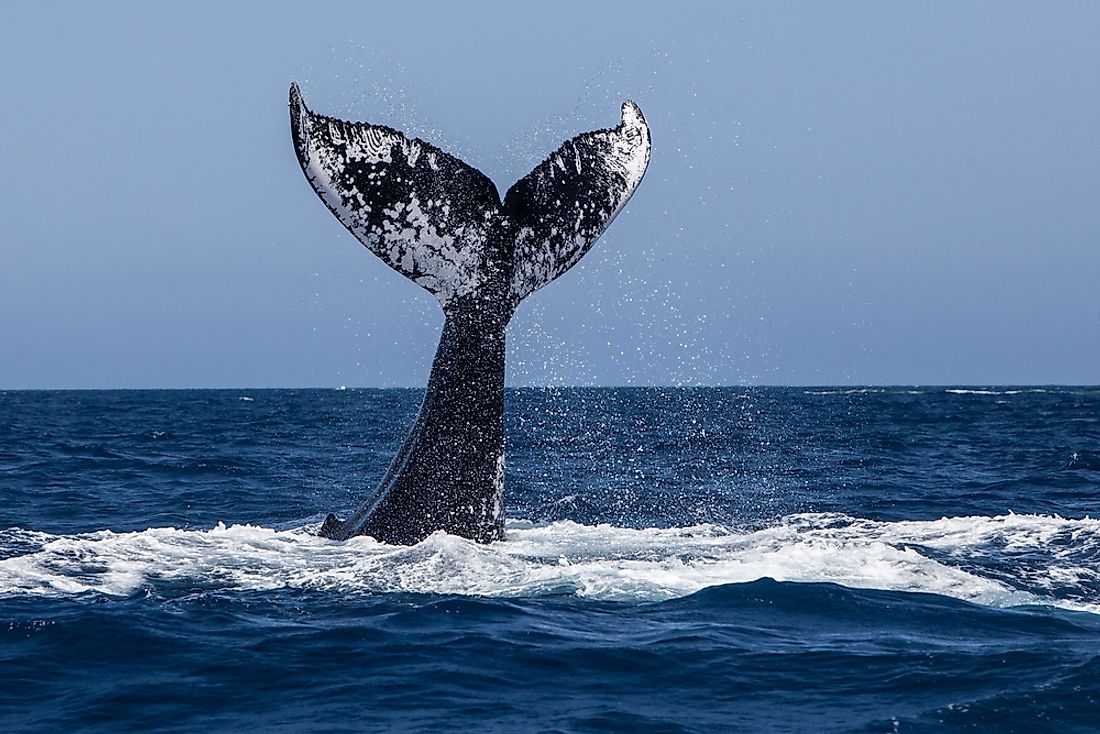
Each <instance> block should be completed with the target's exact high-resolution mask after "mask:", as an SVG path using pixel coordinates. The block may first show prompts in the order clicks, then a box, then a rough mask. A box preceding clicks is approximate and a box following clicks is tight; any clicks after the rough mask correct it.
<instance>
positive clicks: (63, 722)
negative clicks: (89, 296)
mask: <svg viewBox="0 0 1100 734" xmlns="http://www.w3.org/2000/svg"><path fill="white" fill-rule="evenodd" d="M419 397H420V393H419V392H418V391H411V390H408V391H406V390H383V391H379V390H347V391H336V390H272V391H266V390H261V391H242V390H233V391H163V392H161V391H153V392H143V391H121V392H8V393H0V731H4V732H24V731H26V732H70V731H102V732H116V731H180V732H184V731H186V732H193V731H244V730H251V731H264V732H267V731H272V732H298V731H334V732H342V731H348V732H351V731H385V732H434V731H479V732H513V731H533V732H605V731H606V732H714V731H748V732H944V731H980V732H1027V733H1028V734H1038V733H1039V732H1096V731H1100V520H1096V519H1091V518H1094V517H1097V515H1098V514H1100V389H1096V388H1026V387H1022V388H988V389H973V388H969V389H954V390H953V389H947V388H916V389H906V388H887V389H866V390H843V389H827V388H761V389H728V388H726V389H592V390H584V389H577V390H521V391H512V392H509V394H508V400H507V411H508V419H507V421H508V426H507V431H508V465H507V501H508V507H509V517H510V518H511V519H510V523H509V529H508V533H507V539H506V540H505V541H503V542H501V543H497V544H494V545H491V546H477V545H473V544H471V543H468V542H466V541H464V540H461V539H458V538H454V537H448V536H445V535H436V536H433V537H431V538H429V539H428V540H426V541H425V542H423V543H421V544H420V545H418V546H415V547H410V548H399V547H388V546H383V545H379V544H376V543H374V542H373V541H371V540H370V539H366V538H358V539H354V540H352V541H349V542H347V543H336V542H332V541H328V540H323V539H320V538H317V537H316V536H314V535H312V534H311V530H313V529H315V528H316V527H317V525H318V524H319V522H320V520H321V519H322V518H323V516H324V514H325V513H327V512H328V511H330V510H337V511H338V512H339V511H348V510H351V509H352V508H353V507H354V506H356V505H357V503H358V501H359V499H360V498H361V497H362V496H363V494H364V492H365V491H367V490H368V489H369V488H371V487H372V486H373V483H374V482H375V481H376V480H377V478H378V477H379V476H380V475H381V473H382V472H383V471H384V469H385V468H386V465H387V463H388V461H389V458H390V456H391V455H392V454H393V452H394V451H395V450H396V447H397V444H398V443H399V441H400V440H401V438H402V437H403V435H404V432H405V430H406V429H407V427H408V425H409V424H410V422H411V420H412V418H413V415H414V413H415V410H416V407H417V402H418V400H419Z"/></svg>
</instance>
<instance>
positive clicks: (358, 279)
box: [0, 1, 1100, 388]
mask: <svg viewBox="0 0 1100 734" xmlns="http://www.w3.org/2000/svg"><path fill="white" fill-rule="evenodd" d="M471 7H475V6H473V5H472V4H467V3H367V2H356V3H348V4H343V5H331V4H326V5H325V8H327V9H325V10H314V9H312V6H311V5H310V4H308V3H301V2H297V3H283V4H278V3H263V4H260V3H256V4H252V3H248V4H246V3H210V4H205V3H195V2H188V3H172V4H170V5H169V4H164V3H145V2H143V3H133V4H123V3H76V2H72V3H65V4H60V3H59V4H53V3H47V2H5V3H3V4H2V5H0V27H2V28H3V29H4V30H3V43H2V44H0V68H2V69H3V72H2V79H3V97H4V98H3V103H2V105H0V133H2V136H3V152H4V169H3V170H4V174H5V175H4V176H3V178H2V179H0V253H2V255H3V259H2V261H0V314H2V316H0V345H2V346H0V388H20V387H180V386H209V387H217V386H304V385H320V386H331V385H339V384H347V385H416V386H419V385H423V384H424V382H425V380H426V377H427V371H428V367H429V365H430V362H431V357H432V354H433V351H434V349H435V344H436V340H437V338H438V334H439V328H440V325H441V323H442V315H441V313H440V312H439V309H438V306H436V304H435V301H434V299H432V297H431V296H430V295H428V294H427V293H426V292H424V291H421V290H420V289H419V288H417V287H416V286H414V285H413V284H411V283H409V282H408V281H406V280H405V279H404V278H402V277H401V276H399V275H397V274H396V273H394V272H392V271H391V270H389V269H388V268H386V267H385V266H384V265H383V264H382V263H381V262H380V261H378V260H377V259H376V258H374V256H373V255H371V254H370V253H369V252H367V250H366V249H365V248H363V247H362V246H361V245H359V244H358V242H356V241H355V240H354V239H353V238H352V237H351V235H350V234H348V233H347V232H346V231H345V230H344V229H343V227H342V226H341V225H340V224H339V223H338V222H337V220H336V219H335V218H334V217H333V216H332V215H331V214H329V212H328V211H327V210H326V209H325V208H324V207H323V206H322V205H321V204H320V202H318V201H317V198H316V197H315V196H314V194H313V193H312V191H311V190H310V188H309V186H308V184H307V183H306V181H305V180H304V178H303V176H302V174H301V172H300V171H299V170H298V166H297V163H296V162H295V159H294V155H293V151H292V149H291V145H290V134H289V130H288V121H287V110H286V93H287V87H288V85H289V84H290V82H291V81H292V80H298V81H299V82H300V83H301V86H302V90H303V93H304V95H305V97H306V100H307V101H308V103H309V104H310V105H311V106H312V107H313V108H314V109H315V110H317V111H320V112H324V113H328V114H336V115H340V116H344V117H348V118H355V119H366V120H370V121H372V122H379V123H386V124H390V125H393V126H395V127H398V128H402V129H404V130H406V131H408V132H410V133H412V134H416V135H420V136H422V137H426V138H427V139H429V140H432V141H433V142H436V143H437V144H440V145H441V146H443V147H444V148H446V149H448V150H450V151H452V152H454V153H455V154H457V155H459V156H460V157H462V158H464V159H465V160H466V161H467V162H469V163H471V164H472V165H475V166H477V167H479V168H481V170H483V171H484V172H485V173H486V174H488V175H489V176H490V177H491V178H492V179H493V180H494V181H496V183H497V186H498V188H499V189H500V190H501V191H502V192H503V191H504V190H505V189H506V188H507V187H508V186H510V185H511V183H512V182H513V181H514V180H515V179H516V178H518V177H520V176H522V175H523V174H525V173H526V172H527V171H528V170H529V169H530V168H532V167H533V166H534V165H535V164H536V163H538V162H539V161H540V160H541V159H542V158H543V157H544V156H545V155H546V154H547V153H548V152H550V151H551V150H552V149H553V148H555V147H557V145H558V144H559V143H560V142H561V141H562V140H564V139H566V138H569V137H571V136H572V135H574V134H576V133H578V132H582V131H585V130H590V129H594V128H597V127H606V126H609V125H613V124H615V123H616V122H617V119H618V109H619V103H620V102H621V101H622V100H623V99H625V98H627V97H629V98H633V99H635V100H636V101H637V102H638V103H639V104H640V105H641V107H642V109H643V111H644V112H645V114H646V116H647V119H648V120H649V123H650V126H651V128H652V136H653V157H652V162H651V164H650V168H649V172H648V174H647V176H646V179H645V181H644V182H643V183H642V186H641V188H640V189H639V191H638V193H637V194H636V195H635V197H634V199H633V200H632V201H631V203H630V205H629V206H628V207H627V209H626V210H625V211H624V212H623V214H622V215H620V217H619V219H618V220H617V221H616V222H615V224H614V225H613V226H612V227H611V229H610V230H609V231H608V233H607V234H606V235H605V236H604V237H603V238H602V239H601V240H600V242H599V243H598V244H597V246H596V248H595V249H594V250H593V251H592V252H591V253H590V254H589V255H588V257H587V258H586V259H585V260H584V261H583V263H582V265H581V266H578V268H576V269H574V270H573V271H571V272H570V273H569V274H568V275H566V276H565V277H563V278H562V279H561V280H559V281H558V282H557V283H555V284H554V285H552V286H550V287H548V288H546V289H545V290H543V291H541V292H539V293H538V294H536V295H535V296H534V297H532V298H531V299H530V300H529V301H528V302H527V303H525V305H524V306H523V307H522V308H521V310H520V313H519V314H518V315H517V317H516V320H515V321H514V322H513V324H512V327H511V331H510V336H509V338H510V343H509V380H510V382H511V383H512V384H611V385H617V384H742V383H773V384H774V383H800V384H809V383H812V384H823V383H906V384H910V383H1010V382H1011V383H1046V382H1070V383H1098V382H1100V285H1098V279H1100V201H1098V194H1100V140H1098V135H1100V73H1098V70H1100V41H1098V39H1100V4H1096V3H1088V2H1082V3H1007V2H984V3H966V2H962V3H960V2H952V3H906V4H900V3H898V4H895V3H884V2H866V3H855V2H845V3H813V4H810V3H805V4H795V3H751V4H749V3H745V4H742V3H732V2H728V3H726V2H723V3H714V4H688V5H686V6H682V5H681V4H680V3H672V2H659V3H649V2H634V3H630V4H615V3H596V2H591V1H586V2H582V3H561V2H553V3H547V2H541V3H537V4H536V3H500V4H491V3H479V4H477V5H476V7H477V8H479V9H478V10H472V9H470V8H471Z"/></svg>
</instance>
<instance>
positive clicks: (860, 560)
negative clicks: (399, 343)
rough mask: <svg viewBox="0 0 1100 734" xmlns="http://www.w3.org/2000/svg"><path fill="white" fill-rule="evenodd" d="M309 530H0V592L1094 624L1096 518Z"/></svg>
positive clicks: (1099, 580) (1098, 575)
mask: <svg viewBox="0 0 1100 734" xmlns="http://www.w3.org/2000/svg"><path fill="white" fill-rule="evenodd" d="M315 529H316V528H315V526H314V525H306V526H303V527H298V528H293V529H289V530H279V529H273V528H266V527H256V526H250V525H233V526H230V527H227V526H225V525H224V524H218V525H217V526H216V527H214V528H212V529H210V530H177V529H174V528H150V529H148V530H144V531H141V532H133V533H115V532H112V531H109V530H104V531H98V532H94V533H86V534H80V535H61V536H55V535H49V534H46V533H40V532H34V531H30V530H23V529H18V528H13V529H9V530H5V531H0V555H3V556H7V557H5V558H3V559H2V560H0V594H5V595H28V594H30V595H72V594H84V593H99V594H107V595H129V594H133V593H137V592H140V591H142V590H147V591H149V592H152V593H159V594H167V595H174V594H179V593H190V592H193V591H198V590H227V591H234V590H240V591H262V590H272V589H314V590H331V591H334V592H340V593H367V594H382V593H393V592H405V593H425V594H455V595H469V596H484V597H532V596H546V595H565V594H568V595H576V596H580V597H586V598H592V599H600V600H622V601H630V600H638V601H657V600H664V599H670V598H676V597H682V596H687V595H689V594H692V593H694V592H696V591H699V590H701V589H704V588H707V587H711V586H718V585H724V584H732V583H743V582H750V581H754V580H757V579H761V578H765V577H769V578H773V579H776V580H779V581H796V582H798V581H802V582H809V581H825V582H833V583H837V584H841V585H844V586H848V587H853V588H864V589H881V590H893V591H906V592H924V593H931V594H938V595H942V596H947V597H953V598H956V599H963V600H967V601H971V602H975V603H979V604H984V605H989V606H996V607H1012V606H1022V605H1044V606H1054V607H1061V608H1065V609H1072V610H1078V611H1090V612H1094V613H1100V571H1097V570H1096V569H1097V568H1098V563H1097V561H1098V560H1100V520H1093V519H1089V518H1084V519H1065V518H1060V517H1054V516H1043V515H1014V514H1009V515H1002V516H996V517H987V516H974V517H945V518H942V519H939V520H933V521H910V522H879V521H873V520H868V519H862V518H856V517H851V516H848V515H843V514H831V513H830V514H799V515H791V516H788V517H786V518H784V519H783V520H782V521H781V522H779V523H778V524H776V525H773V526H771V527H768V528H765V529H758V530H737V529H730V528H724V527H721V526H717V525H697V526H692V527H682V528H667V529H655V528H649V529H629V528H620V527H614V526H610V525H595V526H593V525H581V524H577V523H574V522H571V521H561V522H554V523H550V524H544V525H537V524H533V523H530V522H525V521H512V522H510V523H509V526H508V530H507V536H506V540H505V541H503V542H499V543H494V544H491V545H487V546H483V545H478V544H475V543H472V542H469V541H467V540H464V539H462V538H458V537H454V536H450V535H446V534H444V533H436V534H435V535H432V536H431V537H429V538H427V539H426V540H424V541H423V542H421V543H419V544H418V545H415V546H409V547H404V546H389V545H384V544H381V543H377V542H375V541H373V540H372V539H370V538H354V539H352V540H350V541H347V542H333V541H330V540H327V539H324V538H320V537H318V536H316V535H314V534H313V531H315Z"/></svg>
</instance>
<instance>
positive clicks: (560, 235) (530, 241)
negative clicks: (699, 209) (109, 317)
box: [290, 85, 649, 544]
mask: <svg viewBox="0 0 1100 734" xmlns="http://www.w3.org/2000/svg"><path fill="white" fill-rule="evenodd" d="M290 123H291V130H292V133H293V137H294V148H295V150H296V151H297V155H298V162H299V163H300V164H301V166H302V171H303V172H304V173H305V175H306V178H307V179H308V180H309V183H310V185H311V186H313V190H314V191H315V192H316V193H317V195H318V196H319V197H320V198H321V201H323V202H324V203H325V206H327V207H328V208H329V209H330V210H331V211H332V213H333V214H335V215H336V216H337V217H338V218H339V219H340V221H341V222H342V223H343V224H344V226H345V227H347V228H348V229H349V230H350V231H351V233H352V234H353V235H355V237H356V238H357V239H358V240H359V241H360V242H362V243H363V244H364V245H366V246H367V249H369V250H370V251H371V252H373V253H374V254H375V255H377V256H378V257H380V258H381V259H382V260H383V262H385V263H386V264H387V265H389V266H390V267H391V268H393V269H394V270H396V271H397V272H399V273H401V274H402V275H404V276H405V277H407V278H409V279H410V280H413V281H415V282H416V283H417V284H418V285H420V286H421V287H423V288H425V289H427V290H428V291H430V292H431V293H433V294H434V295H435V297H436V298H437V299H438V300H439V303H440V305H442V306H443V311H444V313H445V314H446V316H447V319H446V322H445V324H444V326H443V334H442V336H441V337H440V341H439V348H438V349H437V350H436V356H435V359H434V361H433V363H432V371H431V376H430V377H429V379H428V387H427V390H426V391H425V394H424V402H423V403H422V405H421V407H420V414H419V415H418V416H417V419H416V423H415V424H414V425H413V427H412V430H411V431H410V432H409V436H408V438H406V439H405V443H404V444H403V445H402V447H401V449H400V450H399V451H398V453H397V456H396V457H395V458H394V460H393V463H392V464H391V465H390V468H389V470H388V471H387V472H386V474H385V476H384V477H383V478H382V480H381V482H380V483H379V485H378V488H377V489H376V490H375V491H374V493H373V494H372V495H371V496H370V497H369V498H367V500H366V502H364V503H363V505H362V506H361V507H360V508H359V510H358V511H357V512H355V513H354V514H353V515H352V516H351V517H350V518H348V519H347V520H345V521H340V520H338V519H337V518H336V517H335V516H333V515H330V516H329V517H328V519H326V521H325V523H324V525H323V526H322V528H321V531H320V532H321V534H322V535H324V536H325V537H329V538H334V539H337V540H343V539H346V538H350V537H352V536H354V535H371V536H373V537H374V538H376V539H377V540H380V541H383V542H387V543H402V544H405V543H415V542H417V541H419V540H422V539H423V538H425V537H427V536H428V535H430V534H431V533H433V532H435V531H437V530H445V531H447V532H449V533H452V534H455V535H461V536H463V537H466V538H470V539H472V540H476V541H479V542H489V541H492V540H496V539H498V538H500V537H502V535H503V532H504V355H505V348H504V344H505V327H506V326H507V324H508V321H509V319H510V318H511V315H512V313H513V312H514V311H515V308H516V306H517V305H518V304H519V302H520V301H521V300H523V299H524V298H525V297H527V296H528V295H530V294H531V293H532V292H534V291H535V290H538V289H539V288H541V287H543V286H544V285H546V284H547V283H549V282H551V281H552V280H554V279H555V278H557V277H559V276H560V275H561V274H562V273H564V272H566V271H567V270H569V268H571V267H573V265H575V264H576V263H577V261H579V260H580V259H581V258H582V257H583V256H584V254H585V253H586V252H588V250H589V249H590V248H591V247H592V244H593V243H594V242H595V241H596V239H597V238H598V237H599V236H600V234H602V233H603V231H604V230H605V229H606V228H607V226H608V225H609V224H610V223H611V220H613V219H614V218H615V216H616V215H617V214H618V213H619V211H621V210H622V208H623V206H624V205H625V204H626V202H627V201H628V200H629V199H630V196H631V194H633V193H634V190H635V189H636V188H637V187H638V184H639V183H640V182H641V180H642V176H643V174H644V173H645V169H646V165H647V164H648V162H649V128H648V127H647V126H646V122H645V118H644V117H643V116H642V112H641V110H639V109H638V107H637V105H635V104H634V103H633V102H626V103H624V104H623V106H622V116H621V120H620V122H619V125H618V126H617V127H614V128H610V129H607V130H597V131H595V132H590V133H584V134H583V135H578V136H577V137H575V138H573V139H572V140H569V141H568V142H566V143H564V144H563V145H562V146H561V147H560V148H559V149H558V150H557V151H555V152H554V153H552V154H551V155H550V156H549V157H548V158H547V159H546V160H545V161H543V162H542V163H540V164H539V165H538V166H536V167H535V169H534V170H533V171H532V172H531V173H529V174H528V175H527V176H525V177H524V178H522V179H520V180H519V181H518V182H516V184H515V185H514V186H512V188H510V189H508V192H507V193H506V194H505V196H504V200H503V201H501V199H500V195H499V193H498V192H497V188H496V186H494V185H493V182H492V181H490V180H489V179H488V177H486V176H485V175H484V174H483V173H481V172H480V171H478V170H476V169H474V168H472V167H471V166H469V165H467V164H466V163H463V162H462V161H460V160H459V159H457V158H455V157H454V156H451V155H448V154H447V153H445V152H443V151H442V150H440V149H439V148H437V147H435V146H434V145H431V144H430V143H426V142H424V141H423V140H418V139H409V138H407V137H405V136H404V135H403V134H401V133H400V132H398V131H397V130H394V129H392V128H388V127H384V126H382V125H370V124H367V123H361V122H346V121H343V120H337V119H335V118H332V117H325V116H324V115H317V114H314V113H313V112H310V110H309V109H308V108H307V107H306V105H305V102H303V101H302V96H301V94H300V93H299V91H298V87H297V85H292V86H291V88H290Z"/></svg>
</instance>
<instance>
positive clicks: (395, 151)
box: [290, 84, 650, 313]
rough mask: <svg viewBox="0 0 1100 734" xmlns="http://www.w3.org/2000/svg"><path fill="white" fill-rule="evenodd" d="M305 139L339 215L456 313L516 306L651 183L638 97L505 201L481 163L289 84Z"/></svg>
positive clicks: (295, 122)
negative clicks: (489, 301) (471, 304)
mask: <svg viewBox="0 0 1100 734" xmlns="http://www.w3.org/2000/svg"><path fill="white" fill-rule="evenodd" d="M290 121H291V132H292V135H293V138H294V148H295V151H296V153H297V157H298V162H299V164H300V165H301V167H302V171H303V173H305V176H306V179H307V180H308V181H309V183H310V185H311V186H312V187H313V189H314V191H315V192H316V193H317V195H318V197H320V199H321V201H323V202H324V203H325V205H326V206H327V207H328V208H329V210H331V211H332V213H333V214H335V215H336V217H337V218H338V219H339V220H340V222H341V223H342V224H343V225H344V226H345V227H347V229H348V230H349V231H350V232H351V233H352V234H353V235H355V237H356V238H357V239H358V240H359V241H360V242H362V243H363V244H364V245H365V246H366V247H367V249H369V250H370V251H371V252H373V253H374V254H375V255H377V256H378V257H379V258H381V259H382V261H383V262H385V263H386V264H387V265H389V266H390V267H391V268H393V269H394V270H396V271H398V272H399V273H401V274H402V275H404V276H405V277H407V278H409V279H410V280H412V281H414V282H416V283H417V284H418V285H420V286H421V287H423V288H425V289H426V290H428V291H429V292H431V293H432V294H433V295H435V297H436V298H437V299H438V300H439V302H440V304H441V305H442V306H443V310H444V311H445V312H450V311H451V310H453V309H454V308H457V307H458V304H461V303H464V302H466V301H467V300H468V299H470V298H474V299H478V298H485V297H491V298H495V299H497V300H500V301H504V302H506V304H505V305H506V306H507V310H508V312H509V313H510V312H511V311H512V310H514V308H515V306H516V305H518V303H519V302H520V301H521V300H523V299H524V298H526V297H527V296H528V295H530V294H531V293H533V292H534V291H536V290H538V289H539V288H542V287H543V286H545V285H546V284H548V283H550V282H551V281H553V280H554V279H556V278H557V277H559V276H560V275H562V274H563V273H565V272H566V271H567V270H569V269H570V268H571V267H573V266H574V265H575V264H576V263H577V262H578V261H579V260H580V259H581V258H582V257H583V256H584V255H585V253H587V252H588V251H589V250H590V249H591V247H592V245H593V244H594V243H595V241H596V239H597V238H599V236H600V235H601V234H602V233H603V231H604V230H605V229H606V228H607V226H608V225H609V224H610V223H611V221H612V220H613V219H614V218H615V216H616V215H617V214H618V213H619V212H620V211H621V210H622V208H623V206H625V205H626V202H627V201H628V200H629V199H630V197H631V195H632V194H633V193H634V190H635V189H636V188H637V187H638V184H639V183H640V182H641V180H642V176H643V175H644V173H645V170H646V166H647V165H648V163H649V150H650V137H649V127H648V126H647V125H646V121H645V118H644V117H643V116H642V112H641V110H640V109H639V108H638V106H637V105H636V104H634V103H633V102H629V101H628V102H625V103H623V105H622V110H621V120H620V123H619V125H618V126H617V127H615V128H610V129H606V130H597V131H594V132H589V133H584V134H582V135H578V136H577V137H575V138H573V139H572V140H569V141H567V142H565V143H564V144H563V145H562V146H561V147H560V148H559V149H558V150H557V151H555V152H554V153H552V154H551V155H550V156H549V157H548V158H547V159H546V160H544V161H543V162H542V163H540V164H539V165H538V166H536V167H535V169H534V170H533V171H531V173H529V174H528V175H527V176H525V177H524V178H522V179H520V180H519V181H517V182H516V183H515V184H514V185H513V186H512V187H511V188H510V189H509V190H508V192H507V193H506V194H505V197H504V200H503V202H502V201H501V199H500V195H499V193H498V191H497V188H496V186H495V185H494V184H493V182H492V181H491V180H490V179H489V178H488V177H487V176H485V174H483V173H481V172H480V171H478V170H477V169H475V168H473V167H472V166H470V165H468V164H466V163H464V162H463V161H461V160H459V159H458V158H455V157H454V156H452V155H449V154H448V153H445V152H444V151H442V150H440V149H439V148H437V147H436V146H434V145H432V144H431V143H427V142H425V141H423V140H420V139H418V138H416V139H410V138H408V137H406V136H405V135H404V134H402V133H401V132H399V131H397V130H394V129H393V128H389V127H386V126H383V125H372V124H369V123H363V122H347V121H344V120H339V119H336V118H332V117H327V116H324V115H318V114H315V113H313V112H312V111H310V110H309V109H308V108H307V107H306V104H305V102H304V101H303V99H302V96H301V93H300V91H299V90H298V86H297V84H293V85H291V87H290Z"/></svg>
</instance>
